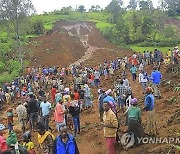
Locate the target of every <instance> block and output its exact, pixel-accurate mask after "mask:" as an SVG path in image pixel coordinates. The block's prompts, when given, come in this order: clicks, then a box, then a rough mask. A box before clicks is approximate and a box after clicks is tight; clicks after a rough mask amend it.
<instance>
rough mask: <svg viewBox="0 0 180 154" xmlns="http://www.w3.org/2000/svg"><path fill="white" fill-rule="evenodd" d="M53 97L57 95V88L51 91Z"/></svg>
mask: <svg viewBox="0 0 180 154" xmlns="http://www.w3.org/2000/svg"><path fill="white" fill-rule="evenodd" d="M51 95H53V96H55V95H56V88H52V89H51Z"/></svg>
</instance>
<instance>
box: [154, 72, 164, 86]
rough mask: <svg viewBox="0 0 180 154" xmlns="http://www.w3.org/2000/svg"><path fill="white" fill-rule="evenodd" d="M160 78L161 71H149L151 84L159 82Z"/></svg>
mask: <svg viewBox="0 0 180 154" xmlns="http://www.w3.org/2000/svg"><path fill="white" fill-rule="evenodd" d="M161 78H162V75H161V72H159V71H153V72H152V73H151V79H152V82H153V84H160V82H161Z"/></svg>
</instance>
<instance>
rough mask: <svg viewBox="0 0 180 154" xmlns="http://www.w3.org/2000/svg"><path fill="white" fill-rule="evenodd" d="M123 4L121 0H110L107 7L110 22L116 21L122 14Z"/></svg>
mask: <svg viewBox="0 0 180 154" xmlns="http://www.w3.org/2000/svg"><path fill="white" fill-rule="evenodd" d="M122 4H123V2H122V1H121V0H112V1H111V3H110V4H109V5H108V6H107V8H106V9H107V11H108V12H109V13H111V14H112V20H113V22H114V23H116V22H117V21H118V17H119V15H120V14H122V12H123V9H122Z"/></svg>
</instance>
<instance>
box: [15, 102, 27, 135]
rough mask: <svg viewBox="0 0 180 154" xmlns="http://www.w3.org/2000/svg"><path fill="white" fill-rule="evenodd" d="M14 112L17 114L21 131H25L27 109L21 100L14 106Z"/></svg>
mask: <svg viewBox="0 0 180 154" xmlns="http://www.w3.org/2000/svg"><path fill="white" fill-rule="evenodd" d="M16 113H17V115H18V120H19V123H20V124H21V129H22V132H23V133H25V128H26V121H27V109H26V107H25V106H24V105H23V104H22V103H21V102H19V104H18V106H17V108H16Z"/></svg>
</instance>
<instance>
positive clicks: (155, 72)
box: [150, 67, 162, 99]
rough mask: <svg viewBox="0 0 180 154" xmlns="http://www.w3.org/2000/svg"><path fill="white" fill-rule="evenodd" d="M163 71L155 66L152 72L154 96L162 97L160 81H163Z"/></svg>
mask: <svg viewBox="0 0 180 154" xmlns="http://www.w3.org/2000/svg"><path fill="white" fill-rule="evenodd" d="M161 78H162V75H161V72H160V71H158V68H157V67H154V69H153V71H152V73H151V77H150V80H152V84H153V89H154V96H155V97H157V98H158V99H160V98H161V92H160V89H159V88H160V87H159V85H160V82H161Z"/></svg>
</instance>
